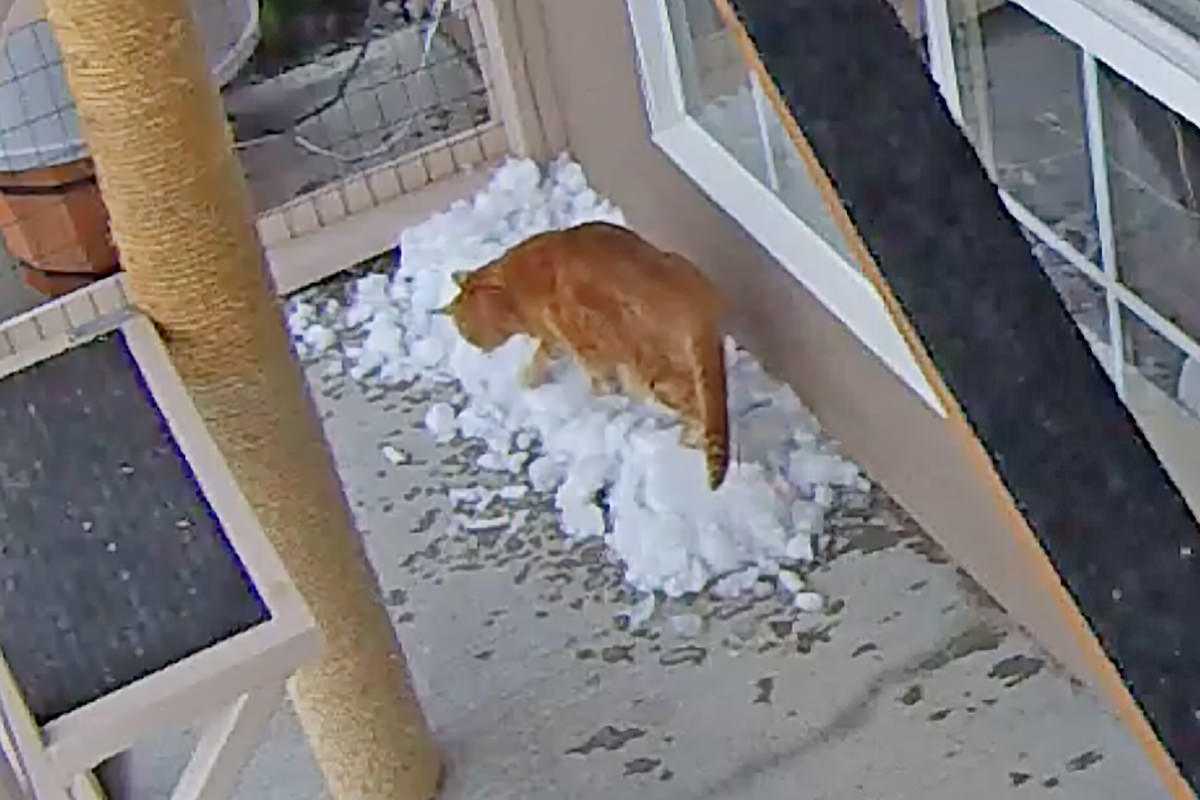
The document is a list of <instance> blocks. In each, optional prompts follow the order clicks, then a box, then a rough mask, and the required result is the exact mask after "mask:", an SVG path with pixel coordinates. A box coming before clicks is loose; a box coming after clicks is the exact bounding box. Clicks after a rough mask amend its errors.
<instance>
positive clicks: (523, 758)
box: [132, 286, 1166, 800]
mask: <svg viewBox="0 0 1200 800" xmlns="http://www.w3.org/2000/svg"><path fill="white" fill-rule="evenodd" d="M320 292H321V293H333V294H337V293H340V289H339V288H338V287H337V286H330V287H327V288H324V289H322V290H320ZM323 370H324V367H323V365H321V364H314V365H312V366H311V367H310V371H309V376H310V381H311V383H312V385H313V387H314V389H315V396H316V398H317V402H318V406H319V408H320V409H321V413H322V415H323V417H324V421H325V425H326V430H327V433H328V436H329V439H330V440H331V442H332V446H333V448H334V451H335V455H336V458H337V460H338V464H339V467H340V470H341V473H342V476H343V479H344V482H345V485H346V488H347V491H348V493H349V496H350V498H351V501H352V503H353V506H354V509H355V513H356V515H357V519H358V522H359V526H360V528H361V530H362V531H363V533H364V535H365V537H366V542H367V544H368V547H369V551H370V555H371V557H372V559H373V561H374V563H375V566H376V568H377V570H378V572H379V575H380V580H381V583H382V588H383V591H384V595H385V597H386V598H387V601H388V604H389V606H390V608H391V613H392V615H393V619H394V620H395V623H396V626H397V630H398V631H399V634H400V636H401V638H402V640H403V642H404V644H405V646H406V648H407V651H408V654H409V657H410V661H411V666H412V670H413V673H414V679H415V682H416V685H417V687H418V690H419V692H420V694H421V697H422V698H423V701H424V705H425V708H426V711H427V714H428V716H429V718H430V720H431V722H432V725H433V727H434V729H435V731H436V735H437V737H438V739H439V740H440V742H441V743H442V745H443V746H444V748H445V751H446V755H447V758H448V760H449V763H450V774H449V780H448V784H447V787H446V792H445V795H444V796H445V797H446V798H453V799H454V800H459V799H460V798H463V799H465V798H484V797H486V798H560V797H581V798H610V797H611V798H617V797H620V798H625V797H639V798H710V797H711V798H725V797H731V798H732V797H737V798H764V799H766V798H803V799H804V800H818V799H822V800H834V799H836V798H880V799H881V800H883V799H888V800H890V799H892V798H895V799H897V800H899V799H900V798H923V799H924V800H938V799H939V798H945V799H946V800H950V799H951V798H954V799H955V800H957V799H958V798H961V797H964V796H968V795H973V794H982V795H983V796H986V797H988V798H1007V797H1014V798H1015V797H1038V796H1046V797H1057V798H1080V799H1081V800H1082V799H1083V798H1087V800H1102V799H1103V798H1114V799H1115V798H1122V799H1123V798H1130V797H1137V798H1146V799H1147V800H1152V798H1156V797H1165V796H1166V793H1165V791H1164V790H1163V789H1162V787H1161V786H1160V785H1159V783H1158V781H1157V779H1156V777H1155V776H1154V775H1153V774H1152V773H1151V771H1150V768H1149V766H1148V765H1147V764H1146V762H1145V760H1144V759H1143V756H1142V753H1141V751H1140V750H1139V749H1138V748H1137V746H1136V745H1135V744H1134V743H1133V742H1132V740H1131V738H1130V737H1129V736H1128V734H1127V733H1126V732H1125V730H1124V729H1123V728H1122V727H1121V726H1120V724H1119V723H1118V722H1116V721H1115V720H1114V719H1113V718H1112V717H1111V716H1110V715H1109V714H1108V713H1107V712H1106V710H1104V708H1103V707H1102V705H1101V703H1100V701H1099V700H1097V699H1096V698H1095V697H1093V695H1092V694H1090V693H1089V691H1087V690H1086V689H1084V688H1082V687H1081V686H1080V685H1079V684H1078V683H1076V682H1074V681H1072V680H1071V679H1070V678H1069V677H1068V676H1067V675H1065V674H1063V673H1062V672H1061V671H1060V670H1059V669H1057V668H1056V667H1055V666H1054V665H1052V664H1051V663H1049V662H1048V661H1047V659H1046V656H1045V655H1044V654H1043V653H1042V652H1041V651H1040V650H1039V649H1038V648H1037V647H1036V646H1035V645H1034V644H1033V643H1032V642H1031V641H1030V639H1029V638H1028V637H1027V636H1026V635H1025V634H1023V633H1022V632H1020V631H1019V630H1017V629H1016V628H1015V627H1014V626H1013V624H1012V623H1011V622H1010V621H1009V620H1008V619H1007V618H1006V617H1005V615H1004V614H1003V612H1002V611H1000V610H999V609H997V608H995V607H994V606H993V605H992V604H991V603H990V602H989V601H988V600H987V598H985V597H984V596H982V595H981V593H980V592H979V591H978V590H977V589H976V588H974V587H973V585H972V584H971V583H970V581H969V580H967V579H966V578H965V577H964V576H963V575H962V574H961V573H960V572H959V571H958V570H957V569H956V568H955V567H954V565H953V564H950V563H948V562H947V560H946V558H945V557H944V556H943V555H942V554H941V552H940V550H939V549H938V548H937V547H936V546H935V545H934V544H933V543H932V542H930V541H929V540H928V539H926V538H925V537H924V536H923V535H922V534H921V532H920V531H919V530H918V529H917V527H916V526H915V524H914V523H913V522H912V521H911V520H909V519H908V518H907V517H906V516H905V515H904V514H903V512H902V511H900V510H899V509H898V508H897V507H896V506H895V504H894V503H893V502H892V501H891V500H890V499H888V498H887V497H886V496H884V495H883V494H882V493H880V492H874V493H873V494H872V495H870V496H869V497H858V498H854V497H850V498H846V500H845V501H844V502H843V503H842V504H841V506H840V507H839V508H838V509H837V510H836V511H835V512H834V514H833V516H832V526H833V527H834V529H835V530H836V531H837V533H838V536H837V538H836V544H835V546H834V547H833V548H832V549H831V552H830V553H829V554H828V556H827V557H826V558H825V559H823V562H822V564H821V566H820V568H819V569H818V570H817V571H816V572H815V574H814V575H813V576H812V582H813V584H814V585H815V586H816V588H818V589H819V590H820V591H821V592H823V593H824V594H826V596H827V597H828V598H829V599H830V602H829V604H828V608H827V609H826V611H825V612H824V613H820V614H798V613H797V612H796V611H795V610H793V609H790V608H788V607H787V605H786V602H785V601H782V600H781V599H779V598H778V597H777V596H776V595H774V594H773V593H769V592H767V591H766V589H767V587H766V586H765V585H764V586H763V587H762V588H763V591H762V592H760V593H759V596H757V597H755V598H753V599H751V600H742V601H721V602H714V601H710V600H707V599H705V600H697V601H696V602H695V604H694V605H693V606H691V607H688V606H687V605H686V604H685V603H683V602H682V601H678V602H674V603H671V604H669V605H667V606H666V607H660V608H659V610H658V611H657V612H656V614H655V616H654V618H653V619H652V620H651V621H650V623H649V624H648V625H647V626H646V629H645V630H644V631H640V632H638V631H634V632H631V631H628V630H624V629H623V628H625V627H626V626H625V625H624V624H623V622H624V621H623V620H622V619H621V615H622V613H623V612H625V611H627V610H628V609H629V601H628V598H627V597H626V596H625V591H624V590H623V589H622V587H621V583H620V570H619V568H618V567H617V566H616V565H612V564H609V563H608V562H607V561H606V559H605V555H604V552H603V550H602V548H601V546H600V545H598V544H589V545H583V546H575V547H569V546H567V545H566V544H565V543H564V541H563V540H562V539H561V537H560V536H559V534H558V533H557V532H556V531H555V524H554V516H553V510H552V508H551V505H550V503H549V499H548V498H546V497H540V496H537V495H536V494H535V493H533V492H530V493H529V494H528V495H526V496H525V497H524V498H523V499H521V500H520V501H515V502H510V503H507V504H506V505H507V506H508V509H507V511H508V513H510V514H512V516H513V518H514V519H515V520H516V521H517V522H516V523H515V524H514V525H513V526H511V527H512V528H513V529H512V530H506V529H504V528H498V529H495V530H492V531H483V532H482V535H481V534H480V533H470V532H465V531H460V530H457V529H456V528H455V526H453V524H452V521H453V509H452V508H451V503H450V499H449V495H448V490H449V489H450V488H453V487H466V486H478V485H489V486H497V487H498V486H503V485H506V484H510V483H512V478H511V476H507V475H500V474H496V473H489V474H482V475H481V474H480V473H478V472H477V470H476V468H475V467H474V457H473V456H474V453H475V452H476V451H475V450H474V448H473V446H472V445H471V444H469V443H462V442H459V443H454V444H451V445H438V444H435V443H434V442H433V440H432V437H430V436H429V435H428V433H427V432H426V431H425V430H424V429H423V428H422V426H421V419H422V417H423V415H424V412H425V409H426V408H427V406H428V404H429V403H430V402H433V401H434V400H436V399H448V397H449V396H452V395H453V390H447V396H448V397H447V398H435V397H432V396H428V395H427V394H424V393H420V392H417V391H415V390H411V389H410V390H407V391H403V390H394V391H384V390H382V389H367V390H364V389H363V388H361V387H360V386H358V385H357V384H354V383H353V382H352V381H350V380H349V379H348V378H326V377H322V375H323ZM384 445H391V447H392V448H394V451H391V450H389V451H388V453H387V455H386V456H385V454H384V453H383V452H382V451H381V448H382V447H383V446H384ZM397 455H398V456H399V457H397ZM388 456H390V458H389V457H388ZM396 461H399V462H401V463H399V464H396V463H393V462H396ZM497 502H500V501H497ZM500 510H501V509H500V508H499V506H493V508H492V509H491V510H490V511H489V512H488V513H489V515H494V514H498V513H499V512H500ZM688 614H695V615H698V616H699V617H700V618H702V619H703V626H702V629H701V630H700V632H699V633H698V634H697V635H695V636H692V637H690V638H689V637H688V636H687V635H686V634H691V631H687V630H681V629H683V628H686V627H688V623H691V622H694V619H693V618H691V617H688V616H681V615H688ZM672 618H674V619H672ZM189 739H190V737H189V736H187V735H180V736H179V737H178V738H177V739H175V740H160V741H158V742H156V743H155V744H154V746H153V747H152V748H143V749H141V750H138V751H136V752H135V754H134V756H133V767H132V771H133V788H134V790H135V792H136V794H135V797H138V798H151V797H165V796H167V793H168V792H169V787H170V786H171V784H172V782H173V780H174V778H175V776H176V775H177V774H178V771H179V769H180V768H181V767H182V763H183V759H184V758H185V754H186V750H187V746H188V744H189ZM326 796H327V795H326V793H325V791H324V788H323V786H322V783H321V779H320V776H319V773H318V771H317V769H316V766H315V764H314V763H313V761H312V759H311V756H310V755H309V753H308V751H307V748H306V746H305V744H304V741H303V737H302V734H301V733H300V731H299V728H298V724H297V722H296V720H295V718H294V716H293V715H292V713H291V711H290V709H285V710H283V711H282V712H281V713H280V714H278V715H277V717H276V719H275V721H274V723H273V727H272V731H271V735H270V737H269V739H268V741H266V742H265V743H264V744H263V746H262V748H261V749H260V751H259V753H258V754H257V756H256V757H255V759H254V760H253V762H252V763H251V764H250V765H249V766H248V767H247V769H246V770H245V772H244V773H243V775H242V778H241V782H240V786H239V789H238V793H237V797H238V798H246V799H247V800H249V799H250V798H254V800H285V798H286V800H306V799H308V798H313V799H315V798H323V797H326Z"/></svg>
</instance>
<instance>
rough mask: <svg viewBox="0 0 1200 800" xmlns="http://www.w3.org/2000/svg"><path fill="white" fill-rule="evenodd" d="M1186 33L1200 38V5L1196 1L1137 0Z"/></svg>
mask: <svg viewBox="0 0 1200 800" xmlns="http://www.w3.org/2000/svg"><path fill="white" fill-rule="evenodd" d="M1137 1H1138V2H1139V3H1140V4H1141V5H1143V6H1145V7H1146V8H1148V9H1150V10H1151V11H1153V12H1154V13H1156V14H1158V15H1159V16H1160V17H1162V18H1163V19H1165V20H1166V21H1167V22H1170V23H1171V24H1172V25H1174V26H1175V27H1177V28H1179V29H1180V30H1182V31H1183V32H1184V33H1189V34H1191V35H1192V36H1197V37H1200V3H1197V2H1196V0H1137Z"/></svg>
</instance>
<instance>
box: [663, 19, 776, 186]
mask: <svg viewBox="0 0 1200 800" xmlns="http://www.w3.org/2000/svg"><path fill="white" fill-rule="evenodd" d="M667 7H668V9H669V13H670V18H671V29H672V31H673V33H674V36H675V51H676V55H677V57H678V60H679V71H680V77H681V79H682V82H683V94H684V103H685V105H686V106H687V110H688V113H689V114H690V115H691V116H692V117H694V118H695V119H696V121H697V122H699V123H700V125H701V126H702V127H703V128H704V129H705V130H706V131H707V132H708V133H709V134H710V135H711V136H712V137H713V138H714V139H716V140H717V141H718V142H720V143H721V145H722V146H723V147H724V148H725V149H726V150H728V151H729V152H730V153H731V154H733V156H734V158H736V159H737V160H738V163H740V164H741V165H742V166H743V167H745V168H746V169H748V170H749V171H750V172H751V173H753V175H754V177H756V178H758V179H759V180H760V181H764V182H765V181H766V180H767V161H766V155H765V153H764V151H763V146H762V136H761V134H760V132H759V128H758V118H757V116H756V115H755V111H754V97H753V95H752V93H751V90H750V76H749V73H748V72H747V71H746V67H745V64H744V63H743V61H742V55H741V53H740V52H739V51H738V48H737V43H736V41H735V40H734V37H733V34H732V33H731V32H730V31H729V30H728V29H726V28H725V27H724V25H723V24H722V23H721V19H720V17H718V16H717V12H716V9H715V7H714V6H713V4H712V0H673V1H672V2H670V3H668V4H667Z"/></svg>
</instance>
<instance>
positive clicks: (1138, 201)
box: [1100, 66, 1200, 339]
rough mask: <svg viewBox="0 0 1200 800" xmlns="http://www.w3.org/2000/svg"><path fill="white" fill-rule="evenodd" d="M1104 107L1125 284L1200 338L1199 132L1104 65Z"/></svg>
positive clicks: (1119, 262) (1119, 259)
mask: <svg viewBox="0 0 1200 800" xmlns="http://www.w3.org/2000/svg"><path fill="white" fill-rule="evenodd" d="M1100 103H1101V106H1102V108H1103V111H1104V114H1103V116H1104V135H1105V145H1106V147H1105V156H1106V160H1107V162H1108V176H1109V177H1108V180H1109V186H1110V189H1109V192H1110V194H1111V196H1112V210H1113V236H1114V239H1115V241H1116V251H1117V268H1118V271H1119V273H1120V276H1121V280H1122V282H1123V283H1125V285H1127V286H1128V287H1129V288H1131V289H1133V290H1134V291H1135V292H1136V293H1137V294H1138V295H1139V296H1140V297H1141V298H1142V299H1143V300H1145V301H1146V302H1147V303H1149V304H1150V305H1151V306H1153V307H1154V309H1155V310H1156V311H1158V312H1159V313H1160V314H1162V315H1163V316H1164V317H1166V318H1167V319H1169V320H1171V321H1172V322H1174V323H1175V324H1176V325H1178V326H1179V327H1180V328H1182V329H1183V331H1184V332H1185V333H1187V334H1188V335H1189V336H1191V337H1192V338H1197V339H1200V132H1198V131H1197V129H1196V127H1195V126H1194V125H1192V124H1191V123H1190V122H1188V121H1187V120H1185V119H1183V118H1182V117H1180V116H1178V115H1177V114H1175V113H1174V112H1172V111H1170V110H1169V109H1167V108H1166V107H1165V106H1163V105H1162V104H1161V103H1159V102H1158V101H1157V100H1155V99H1154V98H1152V97H1150V96H1149V95H1148V94H1146V93H1145V92H1143V91H1142V90H1141V89H1139V88H1138V87H1136V86H1134V85H1133V84H1132V83H1130V82H1129V81H1127V80H1125V79H1124V78H1122V77H1121V76H1120V75H1118V74H1117V73H1115V72H1113V71H1111V70H1109V69H1107V68H1106V67H1103V66H1101V69H1100Z"/></svg>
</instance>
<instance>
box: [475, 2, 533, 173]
mask: <svg viewBox="0 0 1200 800" xmlns="http://www.w3.org/2000/svg"><path fill="white" fill-rule="evenodd" d="M475 2H476V8H477V9H478V11H479V21H480V23H481V25H482V26H483V35H484V39H485V41H486V43H487V50H488V57H489V61H490V63H491V66H492V71H491V77H492V80H493V82H494V84H495V86H494V89H495V93H496V99H497V100H498V101H499V104H500V109H501V114H502V116H503V122H504V129H505V130H506V131H507V132H508V142H509V149H510V151H511V152H512V154H513V155H516V156H526V157H529V158H544V157H546V156H548V155H549V154H548V153H542V152H539V150H540V148H541V146H542V143H543V141H544V137H543V136H542V135H541V127H542V125H541V120H540V119H539V118H538V112H537V104H536V102H535V100H534V98H533V94H532V91H531V89H530V85H529V80H528V78H527V76H526V75H525V68H524V65H523V63H522V61H521V56H520V53H521V32H520V26H519V23H518V20H517V17H516V6H515V2H514V0H475Z"/></svg>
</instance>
